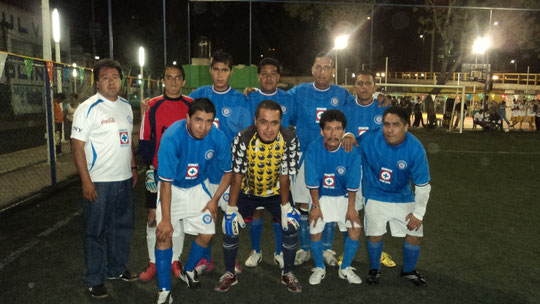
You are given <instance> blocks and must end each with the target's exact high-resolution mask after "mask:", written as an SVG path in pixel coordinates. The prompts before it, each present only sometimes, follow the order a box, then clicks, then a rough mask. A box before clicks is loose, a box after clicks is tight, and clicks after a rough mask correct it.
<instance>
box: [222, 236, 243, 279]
mask: <svg viewBox="0 0 540 304" xmlns="http://www.w3.org/2000/svg"><path fill="white" fill-rule="evenodd" d="M239 244H240V237H239V236H236V237H230V236H228V235H226V234H225V235H223V258H224V259H225V269H226V270H227V271H229V272H230V273H236V272H235V269H234V264H235V262H236V255H237V254H238V245H239Z"/></svg>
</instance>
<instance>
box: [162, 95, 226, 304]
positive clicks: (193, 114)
mask: <svg viewBox="0 0 540 304" xmlns="http://www.w3.org/2000/svg"><path fill="white" fill-rule="evenodd" d="M215 115H216V109H215V107H214V105H213V104H212V102H211V101H210V100H209V99H207V98H198V99H195V100H194V101H193V102H191V103H190V105H189V109H188V114H187V117H186V119H185V120H180V121H177V122H175V123H174V124H172V125H171V126H170V127H169V128H168V129H167V131H165V134H163V137H162V140H161V144H160V148H159V152H158V178H159V180H160V183H159V185H158V188H159V197H158V203H157V207H158V208H157V211H156V219H157V223H158V225H157V230H156V238H157V242H156V252H155V255H156V269H157V275H158V286H159V294H158V301H157V302H158V303H172V297H171V295H170V289H171V276H170V269H171V260H172V248H171V246H172V236H173V235H178V233H179V232H180V231H182V228H183V231H184V232H185V233H188V234H192V235H195V236H196V238H195V240H194V241H193V242H192V244H191V250H190V252H189V256H188V259H187V261H186V265H185V267H184V269H183V270H182V271H181V273H180V279H182V280H183V281H185V282H186V284H187V285H188V286H189V287H190V288H197V287H199V286H200V283H199V280H198V276H197V271H195V266H196V265H197V263H198V262H199V261H200V259H201V258H202V256H203V254H204V252H205V251H206V248H207V247H208V245H209V244H210V241H211V240H212V237H213V235H214V234H215V218H216V213H217V207H218V201H219V199H220V197H221V195H222V194H223V192H224V191H225V189H226V188H227V187H228V186H229V182H230V178H231V173H230V172H231V153H230V144H229V141H228V140H227V138H226V137H225V135H224V134H223V132H221V131H219V130H218V129H217V128H215V127H213V122H214V118H215ZM213 159H217V160H218V162H217V163H216V164H218V166H219V167H218V168H216V169H219V170H220V171H221V172H222V173H223V178H222V179H221V182H220V184H219V186H218V189H217V190H216V192H215V193H214V195H213V196H211V195H210V192H209V191H208V189H207V182H206V180H207V178H208V175H209V173H210V172H209V170H210V164H211V162H212V161H213ZM180 226H183V227H182V228H180Z"/></svg>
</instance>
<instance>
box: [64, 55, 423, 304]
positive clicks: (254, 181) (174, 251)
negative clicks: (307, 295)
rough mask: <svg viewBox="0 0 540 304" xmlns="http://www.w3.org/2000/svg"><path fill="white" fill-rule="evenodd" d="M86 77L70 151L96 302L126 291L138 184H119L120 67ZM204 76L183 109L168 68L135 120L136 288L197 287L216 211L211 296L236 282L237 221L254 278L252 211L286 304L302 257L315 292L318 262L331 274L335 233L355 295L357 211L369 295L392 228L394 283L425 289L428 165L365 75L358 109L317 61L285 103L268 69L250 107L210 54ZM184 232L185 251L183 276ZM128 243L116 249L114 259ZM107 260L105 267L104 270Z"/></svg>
mask: <svg viewBox="0 0 540 304" xmlns="http://www.w3.org/2000/svg"><path fill="white" fill-rule="evenodd" d="M94 73H95V74H96V75H95V79H97V81H96V84H97V88H98V93H97V94H96V95H95V96H93V97H91V98H90V99H88V100H87V101H85V102H84V103H83V104H81V106H80V107H79V108H78V109H77V112H76V113H75V115H74V123H73V132H72V139H73V147H74V156H75V162H76V165H77V168H78V169H79V172H80V175H81V180H82V182H83V197H84V198H83V214H84V216H83V218H84V220H85V235H84V238H83V243H84V249H85V261H86V264H87V272H86V274H85V276H84V279H85V282H86V283H87V285H88V287H89V290H90V293H91V294H92V295H93V296H94V297H104V296H106V295H107V289H106V287H105V286H104V279H105V277H109V278H120V279H124V280H133V279H136V277H135V276H133V274H131V273H130V272H129V271H128V270H127V269H126V268H125V264H126V262H127V257H128V255H129V241H130V239H131V233H132V229H133V219H132V218H133V216H132V215H133V207H132V202H131V190H130V188H129V184H130V180H131V184H134V183H135V182H136V174H134V173H133V174H128V172H129V171H130V166H131V167H132V168H131V169H134V168H135V169H136V166H135V165H134V160H133V155H132V154H133V152H132V151H133V149H132V148H131V149H130V147H132V143H131V142H130V138H131V131H132V128H133V120H132V112H131V108H130V107H129V104H127V103H124V102H122V101H124V100H123V99H122V98H119V97H118V92H119V90H120V85H121V82H120V79H121V77H122V74H121V67H120V66H119V65H118V64H117V63H115V62H114V61H110V60H104V61H100V62H98V64H96V67H95V69H94ZM210 74H211V75H212V78H213V85H211V86H207V87H201V88H199V89H197V90H195V91H194V92H192V93H191V94H190V96H189V97H188V96H183V95H182V94H181V92H182V86H183V84H184V71H183V70H182V68H181V67H180V66H173V65H170V66H167V67H166V68H165V72H164V83H165V93H164V94H163V95H162V96H158V97H156V98H153V99H152V100H150V101H149V102H147V104H146V106H145V107H143V109H144V110H146V111H145V113H144V120H143V123H142V124H141V131H140V139H139V140H140V141H139V151H140V153H141V155H142V156H143V159H144V160H145V162H147V163H148V164H149V165H150V167H149V170H147V176H146V181H145V182H146V188H147V207H148V208H149V213H148V221H147V240H148V253H149V258H150V265H149V267H148V269H147V270H146V271H145V272H143V273H142V274H141V275H140V276H139V279H140V280H143V281H148V280H150V279H152V277H153V276H154V275H155V274H156V273H157V276H158V285H159V294H158V303H172V296H171V294H170V286H171V282H170V272H171V270H173V273H174V275H175V276H176V277H179V278H181V279H182V280H184V281H185V282H186V283H187V284H188V286H190V287H198V286H199V282H198V275H200V274H202V273H204V272H206V271H210V270H211V268H213V260H212V259H211V239H212V236H213V235H214V234H215V227H214V226H215V221H216V214H217V208H218V205H220V206H221V207H222V209H223V210H224V212H225V215H224V219H223V224H222V230H223V233H224V236H223V250H224V258H225V267H226V270H227V271H226V273H225V274H224V275H223V276H222V277H221V278H220V280H219V282H218V283H217V285H216V287H215V290H216V291H221V292H222V291H227V290H228V289H229V288H230V286H232V285H235V284H236V283H237V282H238V281H237V276H236V274H237V272H238V271H239V270H240V267H239V264H238V262H237V261H236V255H237V250H238V244H239V232H240V227H244V226H245V221H246V222H250V236H251V238H252V247H253V251H252V252H251V253H250V256H249V258H248V260H246V262H245V265H246V266H248V267H254V266H256V265H257V264H258V262H260V260H261V259H262V252H261V251H260V235H261V229H262V218H261V212H262V210H261V209H266V210H267V211H269V212H270V213H271V214H272V216H273V220H274V223H273V228H274V229H273V230H274V236H275V242H276V252H275V253H274V260H275V261H276V262H277V263H278V264H279V266H280V268H282V273H281V275H282V280H281V281H282V283H283V284H285V285H286V286H287V288H288V290H289V291H291V292H301V291H302V287H301V284H300V282H298V280H297V278H296V276H295V274H294V266H295V265H298V264H301V263H303V262H305V261H306V260H308V259H309V258H310V255H312V256H313V259H314V262H315V265H316V267H315V268H314V269H313V274H312V275H311V277H310V279H309V283H310V284H312V285H316V284H320V283H321V280H322V279H323V278H324V276H325V274H326V269H325V262H326V263H327V264H328V265H331V266H335V265H337V264H338V261H337V259H336V258H335V252H334V251H333V250H332V241H333V235H334V229H335V226H336V223H337V225H338V227H339V228H340V230H341V231H344V232H345V248H344V254H343V257H342V259H341V260H340V265H339V273H338V274H339V277H340V278H342V279H346V280H347V281H348V282H349V283H352V284H360V283H361V282H362V280H361V279H360V277H359V276H358V275H357V274H356V273H355V272H354V270H355V269H354V268H352V267H350V265H351V262H352V260H353V259H354V256H355V254H356V251H357V248H358V246H359V238H360V233H361V228H362V221H361V220H360V218H359V215H358V210H359V209H362V208H364V209H365V211H364V220H363V223H364V225H365V234H366V236H367V245H368V246H367V248H368V257H369V260H370V271H369V273H368V276H367V282H368V283H370V284H377V283H378V281H379V276H380V263H381V256H382V253H383V252H382V237H383V235H384V233H386V225H387V223H389V224H390V228H391V232H392V235H393V236H399V237H405V242H404V245H403V250H404V265H403V269H402V277H404V278H406V279H408V280H410V281H412V282H413V283H414V284H415V285H417V286H425V285H426V283H425V280H424V279H423V277H422V276H421V275H420V274H419V273H417V272H416V270H415V268H416V261H417V259H418V255H419V251H420V242H421V237H422V233H423V231H422V219H423V216H424V214H425V210H426V205H427V201H428V198H429V192H430V186H429V169H428V165H427V158H426V154H425V151H424V149H423V147H422V145H421V143H420V142H419V141H418V140H417V139H416V138H415V137H414V136H413V135H411V134H410V133H408V132H407V130H408V119H407V118H408V117H407V115H406V113H405V112H404V111H403V110H402V109H401V108H399V107H387V106H384V105H380V104H379V102H378V101H377V100H375V99H373V95H374V93H375V91H376V87H375V83H374V77H373V75H372V74H371V73H370V72H367V71H366V72H360V73H358V74H357V78H356V81H355V93H356V98H355V97H354V96H353V95H352V94H350V93H349V92H348V91H347V90H345V89H344V88H342V87H339V86H335V85H332V84H331V81H332V77H333V61H332V59H331V58H330V57H329V56H328V55H326V54H325V53H320V54H318V55H317V56H316V58H315V60H314V64H313V67H312V74H313V77H314V82H312V83H306V84H301V85H298V86H296V87H294V88H293V89H291V90H289V91H288V92H285V91H282V90H280V89H278V88H277V84H278V82H279V75H280V66H279V63H278V62H277V61H276V60H275V59H271V58H266V59H263V60H262V61H261V63H260V64H259V69H258V75H259V82H260V84H261V88H260V89H258V90H255V91H253V92H251V93H249V94H248V96H247V98H246V97H245V96H244V95H243V94H241V93H239V92H237V91H235V90H233V89H231V88H230V86H229V83H228V81H229V78H230V76H231V74H232V58H231V56H230V55H228V54H227V53H225V52H223V51H218V52H216V53H215V54H214V55H213V58H212V63H211V66H210ZM344 113H345V114H344ZM126 114H127V115H126ZM292 127H294V129H293V128H292ZM116 132H118V134H119V136H120V145H118V138H116ZM113 135H114V136H113ZM231 143H232V146H231ZM122 153H123V154H122ZM231 160H232V162H231ZM132 176H133V178H131V177H132ZM361 176H362V178H360V177H361ZM411 180H412V182H413V183H414V184H415V185H416V186H415V191H414V192H413V190H412V188H411V186H410V182H411ZM157 181H159V182H157ZM229 186H230V188H229ZM359 189H361V192H360V193H358V194H357V192H358V191H359ZM289 190H290V191H289ZM290 192H291V193H292V198H290V197H289V193H290ZM119 193H121V195H119ZM130 202H131V203H130ZM293 202H294V203H293ZM97 205H99V206H97ZM293 206H294V207H293ZM120 207H121V208H123V210H121V209H120ZM295 207H296V208H295ZM98 214H99V215H98ZM130 215H131V222H130V221H129V219H128V218H129V217H130ZM244 219H245V221H244ZM122 221H124V222H122ZM111 223H114V224H113V225H110V224H111ZM130 229H131V230H130ZM107 230H112V231H114V233H104V232H107ZM184 233H188V234H193V235H196V238H195V240H194V241H193V243H192V245H191V250H190V252H189V255H188V258H187V261H186V263H185V265H184V266H183V267H181V266H180V263H179V261H178V258H179V256H180V254H181V252H182V248H183V242H184ZM111 235H114V237H115V239H112V238H111V237H110V236H111ZM298 240H300V249H299V250H298V251H297V250H296V249H297V241H298ZM126 243H127V245H128V246H127V248H126V247H121V245H125V244H126ZM114 250H117V251H116V252H114ZM104 251H107V253H109V252H111V253H112V254H107V255H106V256H107V260H108V261H107V263H106V265H104V262H103V259H104V255H103V254H104ZM120 251H122V252H120ZM99 258H101V260H99Z"/></svg>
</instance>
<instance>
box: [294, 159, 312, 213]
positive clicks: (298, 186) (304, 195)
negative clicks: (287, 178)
mask: <svg viewBox="0 0 540 304" xmlns="http://www.w3.org/2000/svg"><path fill="white" fill-rule="evenodd" d="M298 157H299V158H300V159H302V153H298ZM305 164H306V162H305V161H303V162H302V164H301V166H300V168H299V169H298V173H297V174H296V176H295V177H293V178H292V186H291V192H292V196H293V199H294V202H295V203H297V204H298V203H306V204H308V203H310V202H311V196H310V194H309V189H308V188H307V187H306V178H305V167H306V166H305Z"/></svg>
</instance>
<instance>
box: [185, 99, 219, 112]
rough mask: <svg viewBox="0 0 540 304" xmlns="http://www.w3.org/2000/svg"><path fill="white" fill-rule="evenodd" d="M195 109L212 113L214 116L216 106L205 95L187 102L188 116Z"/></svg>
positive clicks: (195, 110)
mask: <svg viewBox="0 0 540 304" xmlns="http://www.w3.org/2000/svg"><path fill="white" fill-rule="evenodd" d="M197 111H202V112H205V113H212V114H214V117H216V107H215V106H214V104H213V103H212V101H210V99H208V98H206V97H202V98H196V99H195V100H193V101H192V102H191V103H190V104H189V108H188V115H189V117H191V116H192V115H193V114H195V112H197Z"/></svg>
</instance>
